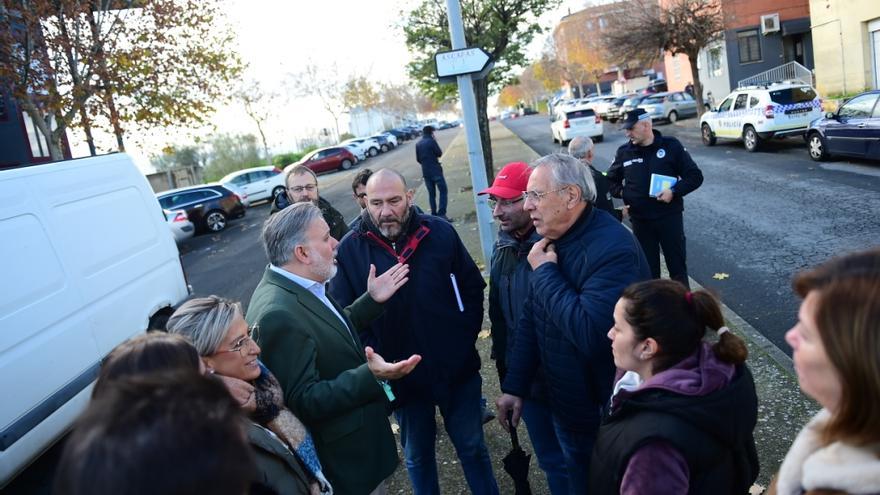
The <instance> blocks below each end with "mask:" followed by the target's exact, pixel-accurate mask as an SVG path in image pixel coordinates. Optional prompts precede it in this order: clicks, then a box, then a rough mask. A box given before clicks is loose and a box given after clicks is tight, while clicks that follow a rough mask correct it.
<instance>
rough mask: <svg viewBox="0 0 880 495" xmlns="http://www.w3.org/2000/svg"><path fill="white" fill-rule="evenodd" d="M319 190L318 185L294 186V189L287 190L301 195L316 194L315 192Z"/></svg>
mask: <svg viewBox="0 0 880 495" xmlns="http://www.w3.org/2000/svg"><path fill="white" fill-rule="evenodd" d="M317 189H318V185H317V184H308V185H305V186H293V187H288V188H287V190H288V191H292V192H295V193H301V192H303V191H308V192H314V191H316V190H317Z"/></svg>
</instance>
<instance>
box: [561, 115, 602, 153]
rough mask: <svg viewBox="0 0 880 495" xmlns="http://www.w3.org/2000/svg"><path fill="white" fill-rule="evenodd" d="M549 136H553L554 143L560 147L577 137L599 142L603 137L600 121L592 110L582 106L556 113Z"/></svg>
mask: <svg viewBox="0 0 880 495" xmlns="http://www.w3.org/2000/svg"><path fill="white" fill-rule="evenodd" d="M550 134H552V135H553V142H554V143H556V142H558V143H560V144H562V145H565V144H567V143H568V142H569V141H571V140H572V138H574V137H577V136H588V137H591V138H593V140H594V141H601V140H602V139H603V137H604V136H603V130H602V119H601V118H599V116H598V115H596V112H595V111H594V110H593V109H592V108H588V107H583V106H580V107H575V108H572V109H568V110H564V111H558V112H556V115H555V116H554V119H553V122H552V123H551V124H550Z"/></svg>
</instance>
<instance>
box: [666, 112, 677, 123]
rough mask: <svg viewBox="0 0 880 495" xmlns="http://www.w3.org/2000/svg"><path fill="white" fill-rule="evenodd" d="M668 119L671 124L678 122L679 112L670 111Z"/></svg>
mask: <svg viewBox="0 0 880 495" xmlns="http://www.w3.org/2000/svg"><path fill="white" fill-rule="evenodd" d="M666 120H668V121H669V123H670V124H674V123H676V122H678V112H676V111H675V110H673V111H671V112H669V116H668V117H666Z"/></svg>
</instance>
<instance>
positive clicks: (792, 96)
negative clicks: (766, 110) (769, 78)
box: [770, 86, 816, 105]
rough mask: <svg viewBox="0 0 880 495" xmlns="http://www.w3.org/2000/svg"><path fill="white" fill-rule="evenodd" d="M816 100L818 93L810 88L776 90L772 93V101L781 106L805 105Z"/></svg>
mask: <svg viewBox="0 0 880 495" xmlns="http://www.w3.org/2000/svg"><path fill="white" fill-rule="evenodd" d="M815 98H816V92H815V91H813V88H811V87H809V86H800V87H797V88H786V89H776V90H773V91H770V99H771V100H773V102H774V103H776V104H779V105H790V104H792V103H804V102H807V101H813V100H814V99H815Z"/></svg>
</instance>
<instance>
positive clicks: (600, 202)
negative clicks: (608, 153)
mask: <svg viewBox="0 0 880 495" xmlns="http://www.w3.org/2000/svg"><path fill="white" fill-rule="evenodd" d="M587 166H588V167H590V173H591V174H592V175H593V182H594V183H595V184H596V201H595V203H593V204H594V205H595V206H596V208H599V209H600V210H605V211H607V212H608V213H610V214H611V216H612V217H614V218H616V219H617V220H618V221H621V220H622V219H623V217H622V213H620V212H619V211H618V210H615V209H614V203H612V202H611V192H610V185H609V184H608V177H605V174H603V173H602V172H599V171H598V170H596V167H594V166H593V165H592V164H589V163H588V164H587Z"/></svg>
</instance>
